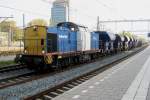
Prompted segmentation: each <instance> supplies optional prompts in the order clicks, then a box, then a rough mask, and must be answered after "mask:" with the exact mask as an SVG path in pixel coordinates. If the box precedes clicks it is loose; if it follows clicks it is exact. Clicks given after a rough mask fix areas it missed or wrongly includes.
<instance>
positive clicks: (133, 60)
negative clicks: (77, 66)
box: [53, 46, 150, 100]
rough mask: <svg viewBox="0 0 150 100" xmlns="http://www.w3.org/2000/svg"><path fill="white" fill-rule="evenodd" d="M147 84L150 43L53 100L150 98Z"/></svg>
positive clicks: (149, 72) (133, 99) (149, 74)
mask: <svg viewBox="0 0 150 100" xmlns="http://www.w3.org/2000/svg"><path fill="white" fill-rule="evenodd" d="M93 67H94V66H93ZM149 83H150V46H149V47H147V48H146V49H145V50H143V51H142V52H140V53H138V54H136V55H135V56H132V57H130V58H129V59H127V60H124V61H123V62H121V63H119V64H117V65H115V66H114V67H112V68H110V69H108V70H106V71H104V72H102V73H100V74H99V75H97V76H95V77H93V78H91V79H90V80H88V81H86V82H84V83H82V84H80V85H79V86H77V87H75V88H73V89H71V90H69V91H67V92H65V93H63V94H62V95H59V96H57V97H56V98H54V99H53V100H150V88H149V87H150V84H149Z"/></svg>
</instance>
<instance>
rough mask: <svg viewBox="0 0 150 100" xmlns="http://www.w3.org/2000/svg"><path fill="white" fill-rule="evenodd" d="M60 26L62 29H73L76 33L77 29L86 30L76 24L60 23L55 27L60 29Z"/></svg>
mask: <svg viewBox="0 0 150 100" xmlns="http://www.w3.org/2000/svg"><path fill="white" fill-rule="evenodd" d="M61 26H62V27H67V28H69V29H71V28H74V29H75V30H76V31H79V27H82V28H87V27H85V26H81V25H77V24H75V23H73V22H61V23H58V24H57V27H61Z"/></svg>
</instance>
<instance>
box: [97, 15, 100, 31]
mask: <svg viewBox="0 0 150 100" xmlns="http://www.w3.org/2000/svg"><path fill="white" fill-rule="evenodd" d="M97 31H100V26H99V16H98V17H97Z"/></svg>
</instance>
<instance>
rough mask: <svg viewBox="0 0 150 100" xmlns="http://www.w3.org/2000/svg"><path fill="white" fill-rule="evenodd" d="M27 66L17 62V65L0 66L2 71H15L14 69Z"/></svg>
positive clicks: (0, 71)
mask: <svg viewBox="0 0 150 100" xmlns="http://www.w3.org/2000/svg"><path fill="white" fill-rule="evenodd" d="M26 67H27V66H25V65H22V64H15V65H9V66H4V67H2V68H0V73H4V72H9V71H14V70H19V69H23V68H26Z"/></svg>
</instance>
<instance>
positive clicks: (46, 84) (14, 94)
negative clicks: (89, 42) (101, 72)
mask: <svg viewBox="0 0 150 100" xmlns="http://www.w3.org/2000/svg"><path fill="white" fill-rule="evenodd" d="M130 53H131V51H130V52H128V51H126V52H125V53H121V54H118V55H115V56H112V57H109V58H107V59H104V60H101V61H98V62H94V63H91V64H87V65H83V66H82V67H78V68H75V69H71V70H70V71H66V72H62V73H59V74H56V75H54V76H49V77H45V78H43V79H38V80H34V81H32V82H27V83H24V84H21V85H17V86H12V87H8V88H6V89H1V90H0V100H20V99H23V98H24V97H27V96H31V95H34V94H37V93H38V92H42V91H44V90H46V89H48V88H50V87H53V86H55V85H58V84H60V83H63V82H65V81H66V80H70V79H72V78H74V77H77V76H80V75H81V74H84V73H87V72H90V71H92V70H94V69H97V68H99V67H101V66H104V65H106V64H108V63H110V62H113V61H115V60H116V59H119V58H122V57H124V56H126V55H128V54H130ZM93 66H94V67H93Z"/></svg>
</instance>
